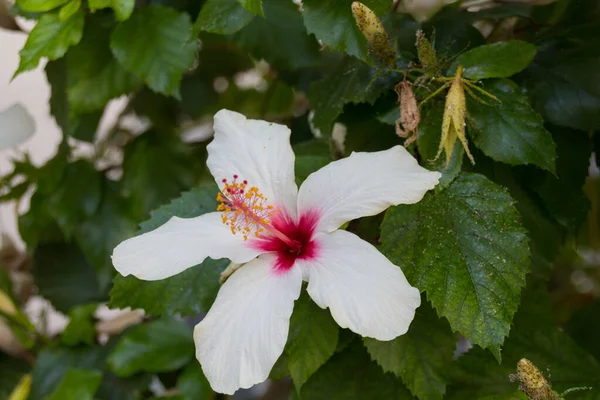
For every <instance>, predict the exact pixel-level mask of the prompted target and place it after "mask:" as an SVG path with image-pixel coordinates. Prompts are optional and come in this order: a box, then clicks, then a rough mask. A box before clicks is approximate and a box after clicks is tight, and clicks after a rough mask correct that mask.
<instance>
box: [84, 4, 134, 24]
mask: <svg viewBox="0 0 600 400" xmlns="http://www.w3.org/2000/svg"><path fill="white" fill-rule="evenodd" d="M88 5H89V7H90V11H91V12H96V11H97V10H100V9H102V8H112V9H113V10H114V12H115V15H116V16H117V19H118V20H119V21H125V20H128V19H129V17H131V14H133V9H134V8H135V0H88Z"/></svg>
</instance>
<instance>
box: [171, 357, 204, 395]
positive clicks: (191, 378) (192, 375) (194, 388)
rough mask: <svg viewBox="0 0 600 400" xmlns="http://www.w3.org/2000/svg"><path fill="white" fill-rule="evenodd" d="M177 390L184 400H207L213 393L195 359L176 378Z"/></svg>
mask: <svg viewBox="0 0 600 400" xmlns="http://www.w3.org/2000/svg"><path fill="white" fill-rule="evenodd" d="M177 388H178V389H179V391H180V392H181V394H182V395H183V399H184V400H209V399H211V398H212V395H213V391H212V389H211V388H210V384H209V383H208V380H207V379H206V377H205V376H204V374H203V373H202V369H201V368H200V363H198V362H197V361H196V360H195V359H194V360H192V362H191V363H189V364H188V366H187V367H185V369H184V370H183V372H182V373H181V375H179V377H178V378H177Z"/></svg>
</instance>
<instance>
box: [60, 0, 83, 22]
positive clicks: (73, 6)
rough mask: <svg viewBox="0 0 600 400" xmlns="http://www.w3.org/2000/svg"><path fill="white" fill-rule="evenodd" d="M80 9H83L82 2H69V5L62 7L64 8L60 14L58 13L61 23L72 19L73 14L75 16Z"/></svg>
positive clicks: (76, 0) (79, 0) (77, 0)
mask: <svg viewBox="0 0 600 400" xmlns="http://www.w3.org/2000/svg"><path fill="white" fill-rule="evenodd" d="M80 7H81V0H71V1H69V2H68V3H67V4H65V5H64V6H62V8H61V9H60V12H59V13H58V19H60V20H61V21H65V20H67V19H69V18H71V16H72V15H73V14H75V13H76V12H77V11H78V10H79V8H80Z"/></svg>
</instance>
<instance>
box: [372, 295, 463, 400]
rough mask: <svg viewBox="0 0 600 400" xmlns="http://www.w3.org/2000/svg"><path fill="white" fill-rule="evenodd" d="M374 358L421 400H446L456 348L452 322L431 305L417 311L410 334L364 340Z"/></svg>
mask: <svg viewBox="0 0 600 400" xmlns="http://www.w3.org/2000/svg"><path fill="white" fill-rule="evenodd" d="M363 341H364V344H365V346H366V347H367V350H368V351H369V354H370V355H371V358H372V359H373V360H374V361H376V362H377V363H378V364H379V365H381V367H382V368H383V370H384V371H386V372H393V373H394V374H395V375H396V376H399V377H400V378H401V379H402V381H403V382H404V383H405V384H406V386H408V388H409V389H410V391H411V392H412V394H413V395H415V396H416V397H418V398H419V399H432V400H433V399H442V398H443V396H444V393H445V392H446V383H447V381H448V373H449V370H450V367H451V363H452V356H453V354H454V349H455V347H456V337H455V335H454V334H453V333H452V330H451V329H450V326H449V325H448V322H447V321H446V320H444V319H441V318H438V316H437V315H436V313H435V311H434V310H433V308H431V305H430V304H429V303H426V302H424V303H423V304H421V307H419V308H418V309H417V312H416V315H415V319H414V320H413V322H412V323H411V325H410V329H409V330H408V333H406V334H404V335H402V336H399V337H397V338H396V339H394V340H391V341H389V342H379V341H377V340H375V339H369V338H364V339H363Z"/></svg>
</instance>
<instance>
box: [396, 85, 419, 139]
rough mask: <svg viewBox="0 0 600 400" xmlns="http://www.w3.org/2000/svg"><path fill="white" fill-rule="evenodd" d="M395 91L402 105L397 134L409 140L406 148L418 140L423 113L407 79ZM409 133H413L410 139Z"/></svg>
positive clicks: (397, 123) (397, 122)
mask: <svg viewBox="0 0 600 400" xmlns="http://www.w3.org/2000/svg"><path fill="white" fill-rule="evenodd" d="M395 90H396V93H398V103H400V118H398V120H397V121H396V134H397V135H398V136H400V137H401V138H407V139H406V140H405V141H404V147H408V146H409V145H410V144H411V143H413V142H414V141H415V140H416V139H417V130H418V129H419V123H420V122H421V112H420V111H419V106H418V105H417V98H416V97H415V92H414V91H413V85H412V83H410V82H409V81H407V80H406V79H405V80H403V81H402V82H400V83H399V84H398V85H396V87H395ZM409 133H412V135H411V136H410V137H409V136H408V135H409Z"/></svg>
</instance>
